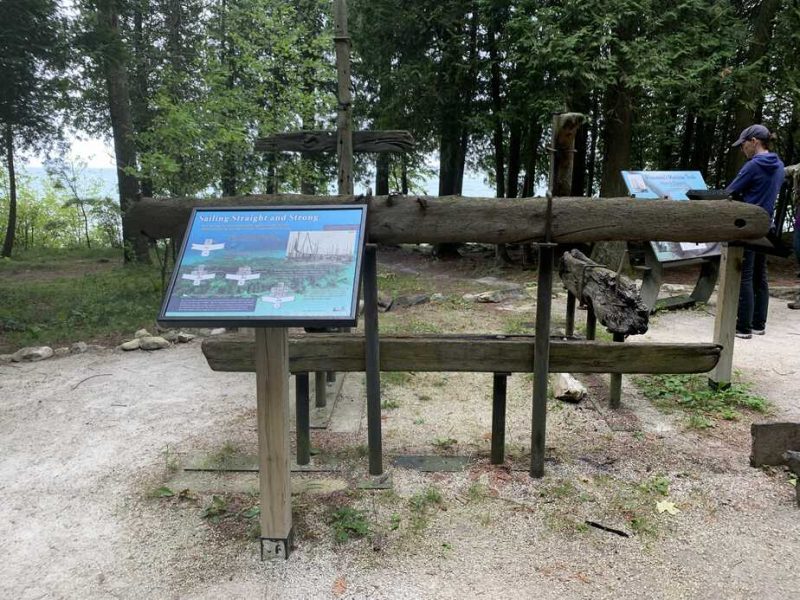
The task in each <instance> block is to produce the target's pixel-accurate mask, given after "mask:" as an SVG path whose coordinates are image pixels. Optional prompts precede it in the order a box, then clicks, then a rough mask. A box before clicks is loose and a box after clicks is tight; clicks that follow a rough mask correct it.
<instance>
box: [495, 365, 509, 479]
mask: <svg viewBox="0 0 800 600" xmlns="http://www.w3.org/2000/svg"><path fill="white" fill-rule="evenodd" d="M509 375H511V373H494V376H493V379H492V464H493V465H502V464H503V462H504V461H505V459H506V456H505V454H506V390H507V388H508V376H509Z"/></svg>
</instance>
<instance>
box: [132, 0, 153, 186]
mask: <svg viewBox="0 0 800 600" xmlns="http://www.w3.org/2000/svg"><path fill="white" fill-rule="evenodd" d="M145 4H149V2H147V0H139V2H136V3H135V6H134V13H133V61H134V81H135V85H134V86H133V89H132V90H131V119H132V121H133V128H134V131H138V132H142V131H148V130H149V129H150V125H151V123H152V121H153V113H152V111H151V110H150V109H149V107H148V98H149V85H148V82H147V76H148V74H149V70H150V64H149V63H150V61H149V57H148V55H147V51H148V49H149V47H150V46H149V44H147V43H146V42H145V39H144V24H143V20H144V11H145V9H146V8H147V6H145ZM144 150H145V148H144V147H143V146H142V145H141V144H138V148H137V152H139V153H142V152H143V151H144ZM140 184H141V190H142V196H145V197H148V198H149V197H151V196H152V195H153V182H152V180H151V179H150V178H149V177H143V178H142V179H141V181H140Z"/></svg>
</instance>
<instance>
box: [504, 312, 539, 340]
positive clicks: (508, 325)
mask: <svg viewBox="0 0 800 600" xmlns="http://www.w3.org/2000/svg"><path fill="white" fill-rule="evenodd" d="M535 329H536V323H535V322H534V321H533V320H532V318H531V316H530V315H513V316H511V317H507V318H506V319H505V320H504V321H503V333H508V334H513V335H523V334H533V332H534V330H535Z"/></svg>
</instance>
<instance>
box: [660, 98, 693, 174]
mask: <svg viewBox="0 0 800 600" xmlns="http://www.w3.org/2000/svg"><path fill="white" fill-rule="evenodd" d="M694 125H695V116H694V113H693V112H687V113H686V120H685V121H684V123H683V135H682V136H681V155H680V157H678V168H679V169H680V170H681V171H686V170H687V169H688V168H689V165H690V164H691V152H692V144H693V143H694V141H695V135H694ZM664 168H666V166H664Z"/></svg>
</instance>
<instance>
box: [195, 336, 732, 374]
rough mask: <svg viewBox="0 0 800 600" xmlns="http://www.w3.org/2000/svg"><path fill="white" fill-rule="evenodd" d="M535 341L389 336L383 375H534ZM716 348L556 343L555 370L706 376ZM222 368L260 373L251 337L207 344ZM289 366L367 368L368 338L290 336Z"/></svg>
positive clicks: (383, 344) (211, 359)
mask: <svg viewBox="0 0 800 600" xmlns="http://www.w3.org/2000/svg"><path fill="white" fill-rule="evenodd" d="M533 348H534V337H533V336H491V335H489V336H481V335H453V336H446V335H444V336H443V335H439V336H432V335H428V336H384V337H382V338H381V340H380V365H381V370H382V371H462V372H463V371H476V372H515V373H530V372H531V371H532V370H533ZM720 350H721V348H720V346H717V345H715V344H650V343H648V344H639V343H630V344H614V343H608V342H582V341H581V342H578V341H571V342H565V341H556V340H554V341H553V342H552V343H551V344H550V366H549V370H550V372H551V373H562V372H570V373H704V372H706V371H709V370H710V369H712V368H713V367H714V365H715V364H716V362H717V359H718V358H719V354H720ZM203 354H204V355H205V357H206V360H208V364H209V366H210V367H211V368H212V369H213V370H215V371H254V370H255V359H254V356H255V355H254V343H253V339H252V337H247V336H245V335H241V334H237V335H223V336H215V337H213V338H207V339H206V340H204V341H203ZM289 369H290V371H292V372H293V373H302V372H307V371H322V370H333V371H364V338H363V336H361V335H358V334H312V335H305V336H302V337H290V340H289Z"/></svg>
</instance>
